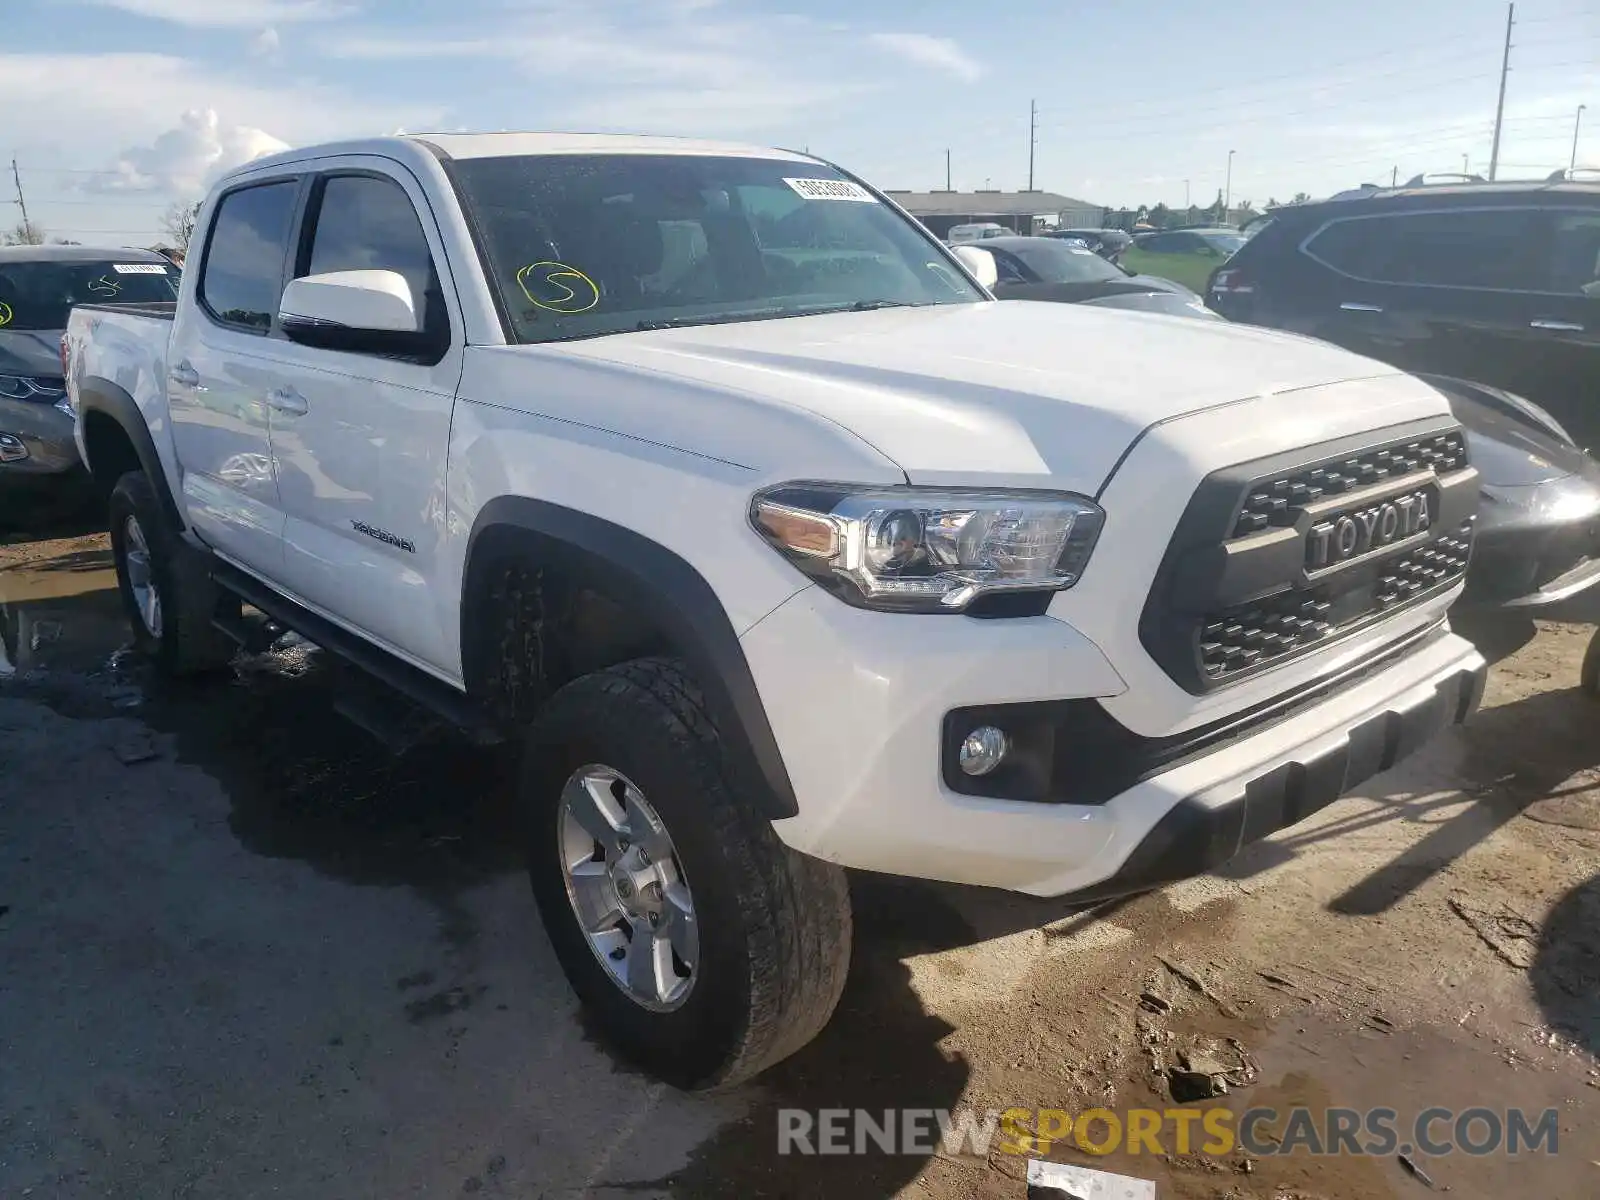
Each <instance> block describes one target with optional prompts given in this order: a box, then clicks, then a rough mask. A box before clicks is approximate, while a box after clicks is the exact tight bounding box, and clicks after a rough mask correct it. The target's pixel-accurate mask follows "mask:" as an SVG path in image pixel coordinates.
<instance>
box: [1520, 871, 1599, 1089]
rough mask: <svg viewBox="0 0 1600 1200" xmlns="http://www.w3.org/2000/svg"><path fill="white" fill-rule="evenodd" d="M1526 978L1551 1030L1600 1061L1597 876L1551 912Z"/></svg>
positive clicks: (1582, 884)
mask: <svg viewBox="0 0 1600 1200" xmlns="http://www.w3.org/2000/svg"><path fill="white" fill-rule="evenodd" d="M1529 978H1530V979H1531V981H1532V983H1533V994H1534V998H1535V999H1536V1000H1537V1001H1538V1003H1539V1007H1540V1009H1541V1010H1542V1011H1543V1013H1544V1016H1545V1020H1546V1021H1548V1022H1549V1024H1550V1025H1551V1027H1552V1028H1555V1029H1559V1030H1561V1031H1563V1032H1565V1033H1568V1034H1570V1035H1571V1036H1572V1037H1573V1038H1574V1039H1575V1040H1576V1041H1577V1042H1578V1044H1579V1045H1581V1046H1583V1047H1585V1048H1586V1049H1587V1050H1588V1052H1589V1053H1590V1054H1591V1055H1592V1056H1594V1057H1595V1058H1596V1059H1600V875H1597V876H1595V877H1594V878H1593V879H1590V880H1588V881H1587V882H1585V883H1581V884H1579V885H1578V886H1577V887H1575V888H1573V889H1572V890H1571V891H1570V892H1568V893H1567V894H1566V895H1565V896H1563V897H1562V898H1561V899H1560V900H1559V901H1557V903H1556V905H1555V907H1554V908H1553V909H1551V911H1550V915H1549V917H1548V918H1546V920H1545V923H1544V927H1543V929H1541V930H1540V933H1539V947H1538V951H1537V953H1536V956H1535V958H1534V961H1533V967H1532V969H1531V971H1530V972H1529Z"/></svg>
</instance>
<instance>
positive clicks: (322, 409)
mask: <svg viewBox="0 0 1600 1200" xmlns="http://www.w3.org/2000/svg"><path fill="white" fill-rule="evenodd" d="M322 166H323V169H322V170H320V171H319V172H318V174H317V175H316V176H314V177H313V178H312V179H311V180H310V181H309V183H308V186H307V189H306V201H305V206H304V213H303V217H302V220H301V224H300V230H299V234H298V237H297V239H296V250H295V254H294V258H293V264H292V267H291V275H292V277H294V278H300V277H301V276H305V275H314V274H322V273H325V272H329V271H346V270H390V271H397V272H399V273H400V274H401V275H403V276H404V277H405V279H406V281H407V283H409V284H410V286H411V291H412V299H413V302H414V303H415V305H416V307H417V311H418V312H419V313H421V314H422V316H423V320H424V322H426V323H428V324H431V325H433V326H435V327H441V326H442V327H443V328H445V329H447V330H449V331H450V333H451V336H450V338H449V347H448V349H447V350H444V351H443V352H442V353H441V354H440V355H439V356H438V357H437V358H433V359H432V360H431V361H426V362H424V361H415V360H404V359H398V358H388V357H383V356H381V355H377V354H359V353H349V352H344V351H337V350H328V349H321V348H315V347H310V346H302V345H298V344H296V343H294V342H292V341H287V340H285V341H281V342H278V343H275V347H274V348H275V351H276V358H277V361H276V364H275V367H274V373H273V374H274V379H275V381H276V384H277V390H276V393H275V395H274V396H273V398H272V399H271V402H270V410H271V418H270V420H271V429H272V453H273V457H274V458H275V459H276V461H277V469H278V485H279V488H280V491H281V493H282V496H283V507H284V512H285V514H286V521H285V526H284V534H283V545H284V563H283V579H284V582H285V584H286V585H287V586H288V588H289V589H290V590H292V591H293V592H294V594H295V595H296V596H297V597H298V598H299V599H300V600H301V601H302V602H303V603H305V604H308V605H310V606H311V607H312V608H314V609H317V610H319V611H321V612H322V613H323V614H324V615H326V616H329V617H330V618H332V619H334V620H336V621H339V622H340V623H341V624H344V625H346V626H348V627H350V628H353V629H356V630H358V631H360V632H361V633H363V634H364V635H366V636H367V637H369V638H371V639H373V640H375V641H377V642H379V643H380V644H383V645H385V646H387V647H388V648H389V649H390V650H392V651H395V652H396V653H398V654H399V655H400V656H401V657H403V658H406V659H408V660H410V661H412V662H413V663H415V664H416V665H418V666H421V667H423V668H425V669H433V670H434V671H435V672H436V673H439V674H441V675H446V677H448V674H447V673H448V672H450V671H451V670H452V666H451V664H453V663H455V662H457V661H458V659H459V654H458V648H457V646H456V645H454V644H453V639H454V636H455V632H456V631H455V630H454V629H452V630H450V631H449V632H448V634H447V631H446V630H445V628H444V626H443V624H442V619H441V613H442V612H443V611H445V609H447V608H449V607H450V605H449V604H444V605H441V593H440V592H439V591H438V590H437V585H438V582H439V580H438V561H439V558H438V556H439V551H440V547H441V544H442V542H443V540H444V537H445V524H444V523H445V462H446V454H447V450H448V446H449V441H450V418H451V413H452V410H453V406H454V403H455V394H456V387H457V385H458V383H459V382H460V379H461V364H462V353H463V346H464V337H463V334H462V319H461V314H460V312H459V308H458V305H457V303H456V296H455V287H454V284H453V281H452V280H451V278H450V277H449V275H448V268H447V264H446V262H445V257H444V253H443V248H442V245H441V242H440V239H439V233H438V229H437V226H436V225H435V222H434V220H433V214H432V210H431V209H430V207H429V206H428V203H427V200H426V197H425V195H424V193H423V191H422V188H421V186H420V185H419V184H418V183H417V181H416V179H415V178H414V177H412V175H411V174H410V173H409V172H408V171H407V170H406V169H405V168H403V167H401V166H400V165H399V164H397V163H394V162H392V161H390V160H387V159H382V158H370V157H365V156H361V157H349V158H339V159H332V160H328V161H327V163H326V164H323V165H322ZM450 599H451V602H452V603H453V602H454V599H455V598H454V597H451V598H450Z"/></svg>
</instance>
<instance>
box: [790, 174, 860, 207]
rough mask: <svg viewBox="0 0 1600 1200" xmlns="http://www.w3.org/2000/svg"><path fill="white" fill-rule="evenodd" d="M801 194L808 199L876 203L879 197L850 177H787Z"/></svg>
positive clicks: (791, 185)
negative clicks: (853, 181)
mask: <svg viewBox="0 0 1600 1200" xmlns="http://www.w3.org/2000/svg"><path fill="white" fill-rule="evenodd" d="M784 182H785V183H787V184H788V185H789V186H790V187H792V188H793V189H794V190H795V191H796V192H797V193H798V194H799V195H801V196H804V197H805V198H806V199H807V200H855V201H858V202H860V203H864V204H876V203H877V202H878V198H877V197H876V196H874V195H873V194H872V193H871V192H869V191H867V189H866V188H864V187H862V186H861V185H860V184H859V183H851V182H850V181H849V180H848V179H785V180H784Z"/></svg>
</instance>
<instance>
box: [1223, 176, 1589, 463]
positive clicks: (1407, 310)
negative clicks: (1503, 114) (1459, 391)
mask: <svg viewBox="0 0 1600 1200" xmlns="http://www.w3.org/2000/svg"><path fill="white" fill-rule="evenodd" d="M1205 300H1206V303H1207V304H1208V305H1209V306H1210V307H1211V308H1213V309H1215V310H1216V311H1217V312H1219V313H1221V314H1222V315H1223V316H1225V317H1229V318H1232V319H1233V320H1237V321H1247V322H1250V323H1253V324H1257V325H1270V326H1273V327H1275V328H1278V329H1287V330H1292V331H1295V332H1298V333H1305V334H1310V335H1312V336H1314V337H1319V338H1323V339H1325V340H1327V341H1330V342H1336V343H1338V344H1339V345H1341V346H1345V347H1347V348H1349V349H1351V350H1355V351H1357V352H1359V353H1361V354H1366V355H1368V356H1370V357H1372V358H1376V359H1380V360H1382V361H1384V362H1387V363H1391V364H1393V365H1395V366H1398V367H1402V368H1404V369H1406V370H1411V371H1426V372H1436V373H1438V374H1442V375H1451V376H1456V377H1458V378H1464V379H1470V380H1475V381H1477V382H1480V383H1486V384H1490V385H1493V386H1495V387H1498V388H1501V389H1504V390H1505V391H1508V392H1513V393H1516V394H1518V395H1521V396H1525V397H1526V398H1528V399H1530V400H1532V401H1534V402H1535V403H1537V404H1540V405H1542V406H1544V407H1545V408H1546V409H1548V410H1549V411H1550V412H1551V414H1552V415H1554V416H1555V417H1556V418H1557V419H1558V420H1559V421H1560V422H1561V423H1562V424H1563V425H1565V426H1566V428H1567V429H1568V430H1569V431H1570V432H1571V433H1572V435H1573V438H1574V440H1576V441H1577V442H1578V443H1579V444H1580V445H1583V446H1587V447H1590V448H1591V449H1593V448H1595V447H1597V446H1600V184H1597V183H1592V182H1582V183H1580V182H1574V181H1569V180H1567V179H1564V178H1554V177H1553V178H1552V179H1550V180H1547V181H1545V182H1543V183H1484V182H1469V183H1461V184H1453V185H1432V186H1406V187H1401V188H1381V189H1380V188H1368V189H1362V190H1359V191H1357V192H1350V193H1344V194H1342V195H1341V196H1338V197H1335V198H1333V199H1331V200H1324V201H1320V202H1317V203H1313V204H1301V205H1295V206H1293V207H1289V208H1280V209H1276V210H1274V212H1273V213H1272V214H1271V219H1270V220H1269V221H1267V222H1266V223H1265V227H1264V228H1263V229H1262V230H1261V231H1260V232H1259V233H1258V234H1256V236H1255V237H1253V238H1251V240H1250V241H1249V242H1247V243H1246V244H1245V245H1244V246H1243V247H1242V248H1241V249H1240V250H1239V251H1238V252H1237V253H1236V254H1235V255H1234V256H1233V257H1232V258H1231V259H1229V260H1228V262H1227V263H1226V264H1224V265H1223V266H1221V267H1219V268H1218V269H1217V270H1216V271H1214V272H1212V274H1211V278H1210V280H1209V282H1208V284H1207V287H1206V292H1205Z"/></svg>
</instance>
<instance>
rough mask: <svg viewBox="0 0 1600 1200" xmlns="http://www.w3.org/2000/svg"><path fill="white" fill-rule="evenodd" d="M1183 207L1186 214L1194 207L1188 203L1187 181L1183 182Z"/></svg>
mask: <svg viewBox="0 0 1600 1200" xmlns="http://www.w3.org/2000/svg"><path fill="white" fill-rule="evenodd" d="M1183 207H1184V210H1185V211H1186V212H1187V210H1189V209H1191V208H1193V207H1194V205H1192V204H1190V203H1189V181H1188V180H1187V179H1185V180H1184V181H1183ZM1185 219H1187V218H1185Z"/></svg>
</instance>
